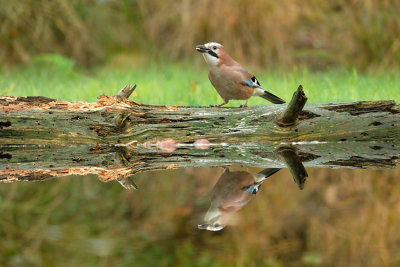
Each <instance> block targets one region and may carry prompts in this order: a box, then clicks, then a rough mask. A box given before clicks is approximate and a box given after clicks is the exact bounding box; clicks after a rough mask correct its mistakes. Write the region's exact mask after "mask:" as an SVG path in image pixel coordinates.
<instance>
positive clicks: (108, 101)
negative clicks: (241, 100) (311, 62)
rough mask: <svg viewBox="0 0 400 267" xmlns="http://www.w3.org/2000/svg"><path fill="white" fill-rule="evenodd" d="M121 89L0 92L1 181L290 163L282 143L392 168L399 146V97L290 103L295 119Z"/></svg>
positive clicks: (355, 163)
mask: <svg viewBox="0 0 400 267" xmlns="http://www.w3.org/2000/svg"><path fill="white" fill-rule="evenodd" d="M123 90H124V92H122V91H123ZM123 90H121V92H120V93H119V94H118V95H117V96H105V95H102V96H99V97H98V101H97V102H95V103H86V102H73V103H72V102H66V101H59V100H54V99H49V98H45V97H11V96H3V97H0V164H1V165H0V181H5V182H7V181H8V182H9V181H14V180H41V179H47V178H52V177H58V176H64V175H68V174H87V173H96V174H98V175H99V178H100V179H101V180H104V181H107V180H114V179H120V178H125V177H129V176H131V175H133V174H135V173H138V172H141V171H148V170H157V169H169V168H183V167H199V166H227V165H245V166H256V167H262V168H283V167H285V166H286V165H285V162H284V160H283V159H282V157H281V156H280V155H279V153H277V149H278V148H280V147H293V148H295V150H296V151H297V153H298V155H299V158H300V159H301V160H302V161H303V163H304V166H306V167H332V168H343V167H345V168H388V167H393V166H394V165H395V164H396V163H397V162H398V158H399V154H400V153H399V148H400V107H399V105H396V104H395V102H394V101H361V102H353V103H334V104H320V105H306V106H305V110H302V109H301V108H300V109H298V108H292V110H294V111H295V112H296V117H297V120H295V121H293V116H287V115H284V114H288V112H287V111H288V109H287V105H268V106H254V107H248V108H217V107H181V106H156V105H144V104H139V103H136V102H133V101H129V100H128V99H127V97H129V95H130V93H132V91H133V90H134V88H133V87H125V88H123ZM298 95H299V97H301V96H302V95H301V94H298ZM304 97H305V96H304ZM298 102H299V103H300V104H301V103H302V101H298ZM304 103H305V102H304ZM304 103H303V106H304ZM289 106H290V104H289ZM282 118H290V120H289V122H288V121H284V122H283V123H282Z"/></svg>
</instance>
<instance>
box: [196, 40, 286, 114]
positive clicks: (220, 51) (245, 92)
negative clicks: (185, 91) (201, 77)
mask: <svg viewBox="0 0 400 267" xmlns="http://www.w3.org/2000/svg"><path fill="white" fill-rule="evenodd" d="M196 50H197V51H199V52H201V53H203V57H204V59H205V60H206V62H207V64H208V67H209V68H210V72H209V73H208V78H209V79H210V81H211V83H212V85H213V86H214V87H215V89H217V92H218V94H219V95H220V96H221V97H222V99H223V100H224V102H223V103H222V104H220V105H219V106H223V105H225V104H227V103H228V101H229V100H231V99H240V100H246V103H245V104H244V105H243V106H244V107H246V106H247V101H248V100H249V98H250V97H251V96H261V97H262V98H265V99H267V100H269V101H271V102H272V103H274V104H282V103H285V101H284V100H282V99H280V98H279V97H277V96H276V95H273V94H271V93H269V92H267V91H265V90H264V89H263V88H262V87H261V85H260V83H259V82H258V80H257V79H256V77H254V76H253V75H251V74H250V73H249V72H248V71H247V70H246V69H245V68H244V67H242V66H241V65H240V64H239V63H238V62H236V61H235V60H233V59H232V58H231V57H230V56H229V54H228V53H227V52H226V50H225V48H224V46H222V45H221V44H219V43H214V42H211V43H206V44H204V45H198V46H196Z"/></svg>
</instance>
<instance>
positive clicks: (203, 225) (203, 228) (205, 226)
mask: <svg viewBox="0 0 400 267" xmlns="http://www.w3.org/2000/svg"><path fill="white" fill-rule="evenodd" d="M207 226H208V225H207V224H199V225H197V228H198V229H200V230H206V229H207Z"/></svg>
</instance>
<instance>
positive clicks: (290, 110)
mask: <svg viewBox="0 0 400 267" xmlns="http://www.w3.org/2000/svg"><path fill="white" fill-rule="evenodd" d="M306 102H307V97H306V95H305V94H304V91H303V86H302V85H299V87H298V88H297V90H296V92H294V94H293V97H292V100H291V101H290V103H289V104H288V106H287V107H286V109H285V111H284V112H283V113H282V114H281V116H280V117H279V118H278V121H277V124H278V125H279V126H291V125H293V124H294V123H295V122H296V120H297V118H298V116H299V115H300V113H301V111H302V110H303V107H304V105H305V104H306Z"/></svg>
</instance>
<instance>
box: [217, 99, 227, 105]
mask: <svg viewBox="0 0 400 267" xmlns="http://www.w3.org/2000/svg"><path fill="white" fill-rule="evenodd" d="M228 102H229V100H225V99H224V102H222V104H219V105H218V107H222V106H223V105H226V104H228Z"/></svg>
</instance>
